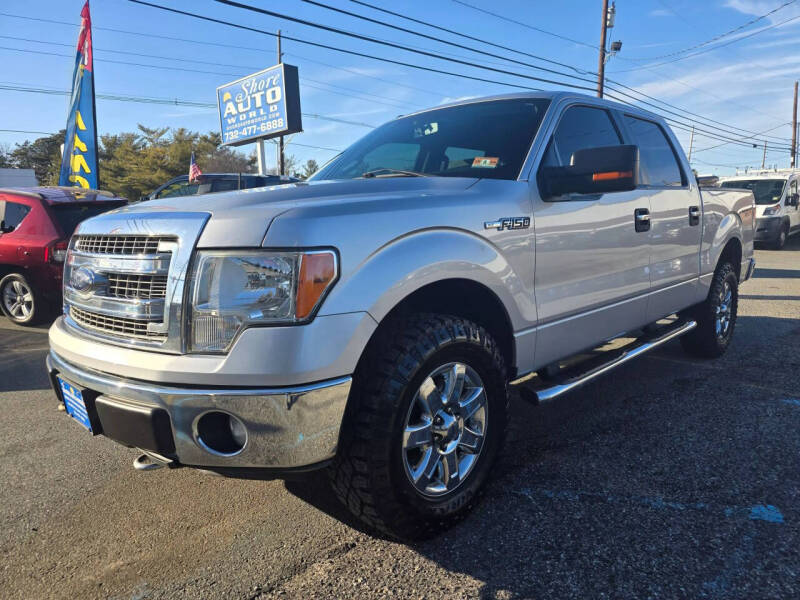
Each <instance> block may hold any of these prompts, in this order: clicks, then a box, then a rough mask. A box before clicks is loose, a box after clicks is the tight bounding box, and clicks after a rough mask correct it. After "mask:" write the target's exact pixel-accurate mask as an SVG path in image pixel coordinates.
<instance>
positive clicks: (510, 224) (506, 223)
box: [483, 217, 531, 231]
mask: <svg viewBox="0 0 800 600" xmlns="http://www.w3.org/2000/svg"><path fill="white" fill-rule="evenodd" d="M530 226H531V218H530V217H503V218H502V219H498V220H497V221H484V223H483V228H484V229H497V231H503V230H504V229H528V228H529V227H530Z"/></svg>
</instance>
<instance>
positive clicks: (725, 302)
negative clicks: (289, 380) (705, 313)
mask: <svg viewBox="0 0 800 600" xmlns="http://www.w3.org/2000/svg"><path fill="white" fill-rule="evenodd" d="M732 305H733V288H732V287H731V284H730V282H729V281H725V283H724V284H723V285H722V289H721V290H720V294H719V301H718V302H717V306H716V308H715V312H716V330H717V337H718V338H721V339H722V338H724V337H725V336H726V335H728V331H729V330H730V328H731V315H732V313H733V306H732Z"/></svg>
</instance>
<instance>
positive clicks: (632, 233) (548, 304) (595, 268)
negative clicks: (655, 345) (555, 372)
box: [533, 104, 650, 366]
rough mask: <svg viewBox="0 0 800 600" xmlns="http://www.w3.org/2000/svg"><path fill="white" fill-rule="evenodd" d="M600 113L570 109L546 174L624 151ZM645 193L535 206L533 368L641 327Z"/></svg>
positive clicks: (646, 248)
mask: <svg viewBox="0 0 800 600" xmlns="http://www.w3.org/2000/svg"><path fill="white" fill-rule="evenodd" d="M622 140H623V138H622V135H621V131H620V128H619V124H618V123H616V122H615V121H614V118H613V116H612V114H611V113H610V112H609V111H608V110H606V109H605V108H604V107H602V106H591V105H584V104H573V105H571V106H568V107H567V108H566V109H565V110H564V111H563V112H562V113H561V115H560V118H559V119H558V121H557V124H556V125H555V127H554V129H553V133H552V134H551V137H550V139H549V141H548V145H547V147H546V150H545V153H544V156H543V158H542V160H541V162H540V166H539V167H538V168H541V167H543V166H566V165H569V164H570V163H571V160H572V155H573V153H574V152H575V151H577V150H581V149H585V148H596V147H605V146H615V145H619V144H622ZM648 195H649V192H647V191H645V192H642V191H640V190H634V191H630V192H616V193H607V194H569V195H564V196H561V197H558V198H550V199H549V200H547V201H545V200H542V199H541V197H535V199H534V211H533V214H534V226H535V232H536V233H535V240H536V241H535V243H536V253H535V255H536V266H535V274H534V277H535V293H536V305H537V308H538V314H539V323H540V324H539V328H538V330H537V342H536V363H537V365H539V366H541V365H545V364H549V363H551V362H553V361H555V360H557V359H559V358H561V357H564V356H568V355H570V354H574V353H575V352H579V351H581V350H584V349H586V348H590V347H592V346H595V345H597V344H598V343H600V342H603V341H605V340H607V339H610V338H612V337H616V336H617V335H619V334H621V333H624V332H626V331H630V330H631V329H635V328H636V327H640V326H641V325H643V324H644V322H645V309H646V305H647V293H648V292H649V290H650V276H649V273H648V267H649V263H650V245H649V233H648V232H647V231H636V229H637V228H636V225H635V222H636V221H635V218H634V214H635V212H636V211H637V210H642V209H644V210H648V209H649V201H648Z"/></svg>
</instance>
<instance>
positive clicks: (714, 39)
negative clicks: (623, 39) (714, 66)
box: [625, 0, 797, 61]
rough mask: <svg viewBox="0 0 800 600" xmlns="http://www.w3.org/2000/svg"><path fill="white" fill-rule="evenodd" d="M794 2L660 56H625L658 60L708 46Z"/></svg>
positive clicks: (786, 3) (629, 58) (792, 0)
mask: <svg viewBox="0 0 800 600" xmlns="http://www.w3.org/2000/svg"><path fill="white" fill-rule="evenodd" d="M659 2H660V3H661V4H662V5H664V3H663V2H661V0H659ZM795 2H797V0H789V1H788V2H784V3H783V4H781V5H780V6H779V7H777V8H774V9H772V10H771V11H769V12H767V13H765V14H763V15H760V16H758V17H756V18H755V19H751V20H750V21H748V22H747V23H743V24H741V25H739V26H738V27H735V28H734V29H731V30H730V31H726V32H725V33H721V34H719V35H717V36H714V37H713V38H711V39H710V40H706V41H705V42H701V43H699V44H695V45H694V46H689V47H688V48H684V49H683V50H676V51H675V52H670V53H669V54H662V55H661V56H649V57H644V58H631V57H629V56H627V57H625V58H626V59H627V60H641V61H647V60H660V59H662V58H670V57H672V56H678V55H680V54H685V53H686V52H691V51H692V50H696V49H697V48H702V47H704V46H708V45H709V44H713V43H714V42H717V41H719V40H721V39H723V38H726V37H728V36H729V35H732V34H734V33H736V32H737V31H741V30H742V29H745V28H747V27H749V26H750V25H753V24H754V23H758V22H759V21H762V20H763V19H766V18H767V17H768V16H770V15H772V14H775V13H776V12H778V11H779V10H782V9H784V8H786V7H787V6H789V5H790V4H794V3H795ZM667 10H669V11H670V12H671V13H673V14H675V15H676V16H678V17H680V15H678V13H676V12H675V11H674V10H672V9H671V8H669V7H667Z"/></svg>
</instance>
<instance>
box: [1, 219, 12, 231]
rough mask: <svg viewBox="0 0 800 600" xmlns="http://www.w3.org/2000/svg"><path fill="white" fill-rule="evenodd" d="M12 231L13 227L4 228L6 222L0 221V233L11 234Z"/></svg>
mask: <svg viewBox="0 0 800 600" xmlns="http://www.w3.org/2000/svg"><path fill="white" fill-rule="evenodd" d="M12 231H14V226H13V225H9V226H8V227H6V222H5V221H0V233H11V232H12Z"/></svg>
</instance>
